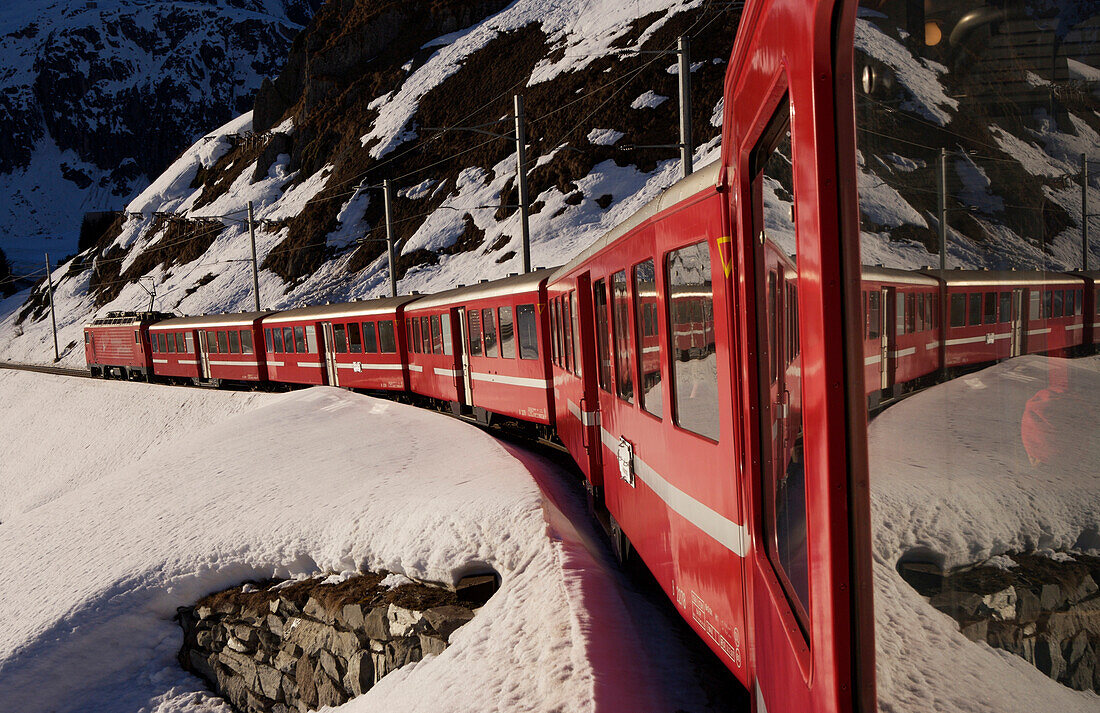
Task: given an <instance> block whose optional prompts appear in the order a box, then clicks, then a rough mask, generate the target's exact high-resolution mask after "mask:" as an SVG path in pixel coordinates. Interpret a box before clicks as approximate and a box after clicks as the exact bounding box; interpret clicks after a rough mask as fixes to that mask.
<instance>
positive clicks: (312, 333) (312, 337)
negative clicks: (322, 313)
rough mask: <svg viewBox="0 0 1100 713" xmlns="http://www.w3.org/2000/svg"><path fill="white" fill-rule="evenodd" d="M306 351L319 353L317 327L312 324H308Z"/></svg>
mask: <svg viewBox="0 0 1100 713" xmlns="http://www.w3.org/2000/svg"><path fill="white" fill-rule="evenodd" d="M306 352H307V353H309V354H316V353H317V328H316V327H314V326H313V325H312V324H310V325H306Z"/></svg>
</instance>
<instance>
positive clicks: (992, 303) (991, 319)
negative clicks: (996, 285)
mask: <svg viewBox="0 0 1100 713" xmlns="http://www.w3.org/2000/svg"><path fill="white" fill-rule="evenodd" d="M996 321H997V293H996V292H986V293H985V309H984V310H983V312H982V323H983V324H994V323H996Z"/></svg>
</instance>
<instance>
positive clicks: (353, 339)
mask: <svg viewBox="0 0 1100 713" xmlns="http://www.w3.org/2000/svg"><path fill="white" fill-rule="evenodd" d="M348 351H349V352H351V353H352V354H361V353H362V352H363V342H362V340H361V339H360V338H359V323H358V322H351V323H350V324H348Z"/></svg>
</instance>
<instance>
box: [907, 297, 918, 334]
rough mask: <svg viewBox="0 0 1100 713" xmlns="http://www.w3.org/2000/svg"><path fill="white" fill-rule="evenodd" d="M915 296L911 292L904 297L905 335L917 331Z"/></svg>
mask: <svg viewBox="0 0 1100 713" xmlns="http://www.w3.org/2000/svg"><path fill="white" fill-rule="evenodd" d="M916 297H917V296H916V295H914V294H913V293H912V292H910V293H909V294H907V295H905V333H906V334H912V333H913V332H915V331H917V308H916Z"/></svg>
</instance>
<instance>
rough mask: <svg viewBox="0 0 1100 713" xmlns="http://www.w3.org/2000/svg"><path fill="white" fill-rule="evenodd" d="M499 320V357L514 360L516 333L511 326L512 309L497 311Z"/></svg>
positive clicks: (502, 308)
mask: <svg viewBox="0 0 1100 713" xmlns="http://www.w3.org/2000/svg"><path fill="white" fill-rule="evenodd" d="M497 316H498V317H499V318H500V355H501V356H502V357H504V358H505V359H515V358H516V332H515V327H513V326H512V308H511V307H510V306H506V307H501V308H499V309H498V310H497Z"/></svg>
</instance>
